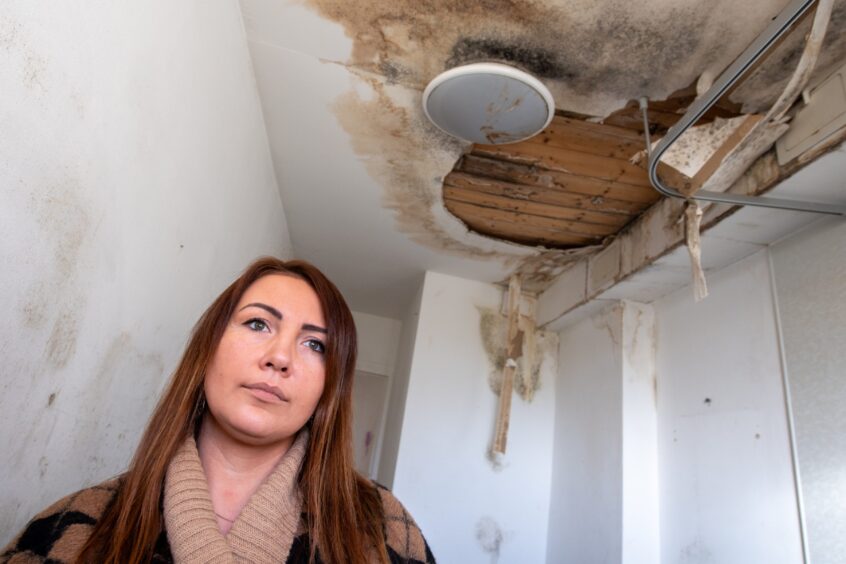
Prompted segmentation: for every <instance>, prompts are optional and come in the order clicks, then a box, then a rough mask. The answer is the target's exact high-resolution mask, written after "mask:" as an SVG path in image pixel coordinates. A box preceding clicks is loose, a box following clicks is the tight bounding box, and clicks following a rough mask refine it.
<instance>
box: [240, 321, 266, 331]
mask: <svg viewBox="0 0 846 564" xmlns="http://www.w3.org/2000/svg"><path fill="white" fill-rule="evenodd" d="M244 325H245V326H247V327H249V328H250V329H252V330H253V331H267V323H265V322H264V321H263V320H261V319H250V320H249V321H247V322H246V323H244Z"/></svg>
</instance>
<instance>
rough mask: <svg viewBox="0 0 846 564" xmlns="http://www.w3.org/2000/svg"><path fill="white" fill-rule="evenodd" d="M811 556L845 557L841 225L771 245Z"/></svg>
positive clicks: (844, 237)
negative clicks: (772, 246)
mask: <svg viewBox="0 0 846 564" xmlns="http://www.w3.org/2000/svg"><path fill="white" fill-rule="evenodd" d="M772 260H773V271H774V276H775V286H776V289H777V296H778V305H779V310H780V313H781V324H782V334H783V339H784V348H785V360H786V362H787V372H788V375H789V378H790V392H791V400H792V405H793V417H794V424H795V429H796V441H797V452H798V455H799V472H800V475H801V487H802V492H803V498H804V506H805V521H806V524H807V531H808V543H809V549H810V555H811V561H812V562H814V563H815V564H816V563H828V562H843V559H844V555H846V534H845V532H846V409H844V405H846V347H844V343H846V223H844V222H843V220H841V219H838V220H828V221H825V222H822V223H820V224H818V225H815V226H814V227H813V228H811V229H808V230H807V231H805V232H803V233H801V234H799V235H797V236H795V237H793V238H791V239H787V240H785V241H783V242H782V243H781V244H779V245H777V246H775V247H774V248H773V250H772Z"/></svg>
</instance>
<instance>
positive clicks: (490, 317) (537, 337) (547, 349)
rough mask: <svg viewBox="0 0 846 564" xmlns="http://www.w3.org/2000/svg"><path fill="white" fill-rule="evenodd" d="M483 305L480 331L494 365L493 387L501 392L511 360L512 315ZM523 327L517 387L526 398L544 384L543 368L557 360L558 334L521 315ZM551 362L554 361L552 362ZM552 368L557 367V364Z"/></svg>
mask: <svg viewBox="0 0 846 564" xmlns="http://www.w3.org/2000/svg"><path fill="white" fill-rule="evenodd" d="M478 309H479V332H480V334H481V336H482V344H483V346H484V349H485V353H486V354H487V356H488V361H489V362H490V364H491V366H492V369H491V372H490V374H489V376H488V384H489V385H490V388H491V390H492V391H493V392H494V393H495V394H497V395H499V393H500V390H501V387H502V370H503V368H504V367H505V365H506V362H508V360H509V359H508V358H507V355H506V349H505V342H506V340H507V339H506V336H507V334H508V318H507V317H506V316H504V315H502V314H500V313H499V312H498V311H496V310H494V309H489V308H481V307H480V308H478ZM519 328H520V330H521V331H522V332H523V343H522V354H521V355H520V356H518V357H517V358H516V359H514V361H515V363H516V368H515V372H514V387H515V389H516V391H517V394H518V395H519V396H520V398H521V399H523V400H524V401H526V402H531V401H532V400H533V399H534V396H535V393H536V392H537V391H538V390H539V389H540V386H541V372H542V370H543V369H544V368H545V367H546V366H553V365H554V363H556V362H557V351H558V334H557V333H555V332H551V331H539V330H538V329H537V328H536V327H535V324H534V321H532V319H531V318H530V317H528V316H525V315H521V316H520V321H519ZM548 363H553V365H550V364H548ZM552 370H555V368H554V366H553V368H552Z"/></svg>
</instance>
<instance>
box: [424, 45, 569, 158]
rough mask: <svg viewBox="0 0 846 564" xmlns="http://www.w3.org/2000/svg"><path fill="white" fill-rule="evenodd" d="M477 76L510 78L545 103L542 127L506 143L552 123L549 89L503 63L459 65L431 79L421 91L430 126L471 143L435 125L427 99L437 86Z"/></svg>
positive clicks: (530, 76)
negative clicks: (486, 75)
mask: <svg viewBox="0 0 846 564" xmlns="http://www.w3.org/2000/svg"><path fill="white" fill-rule="evenodd" d="M478 74H492V75H497V76H503V77H506V78H511V79H514V80H517V81H519V82H522V83H524V84H525V85H527V86H528V87H529V88H531V89H532V90H534V91H535V92H537V93H538V94H539V95H540V97H541V98H543V101H544V102H545V103H546V108H547V116H546V120H545V121H544V123H543V126H542V127H540V128H539V129H538V130H537V131H535V132H533V133H532V134H531V135H527V136H525V137H521V138H519V139H513V140H509V141H508V143H517V142H519V141H524V140H526V139H529V138H531V137H534V136H535V135H537V134H538V133H540V132H541V131H543V130H544V129H546V128H547V127H548V126H549V124H550V123H551V122H552V118H553V117H555V99H554V98H553V97H552V93H551V92H550V91H549V88H547V87H546V85H545V84H544V83H543V82H541V81H540V80H538V79H537V78H535V77H534V76H532V75H531V74H529V73H528V72H526V71H524V70H521V69H519V68H517V67H513V66H511V65H507V64H504V63H491V62H485V63H468V64H466V65H461V66H458V67H453V68H451V69H448V70H445V71H444V72H442V73H441V74H439V75H437V76H436V77H435V78H433V79H432V80H431V81H430V82H429V84H428V85H427V86H426V88H425V89H424V90H423V102H422V105H423V113H424V114H425V115H426V118H427V119H428V120H429V122H430V123H431V124H433V125H434V126H435V127H437V128H438V129H440V130H441V131H443V132H444V133H446V134H447V135H449V136H450V137H455V138H456V139H461V140H462V141H467V142H468V143H473V141H470V140H468V139H462V138H461V137H458V136H456V135H455V134H454V133H452V132H450V131H447V130H446V129H444V128H443V127H441V125H440V124H439V123H437V122H436V121H435V120H434V119H433V118H432V116H431V114H430V113H429V107H428V106H429V104H428V102H429V97H430V96H431V95H432V92H434V91H435V89H437V88H438V87H439V86H441V85H442V84H444V83H446V82H447V81H449V80H452V79H454V78H458V77H462V76H472V75H478Z"/></svg>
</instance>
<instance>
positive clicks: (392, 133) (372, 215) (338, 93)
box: [241, 0, 843, 318]
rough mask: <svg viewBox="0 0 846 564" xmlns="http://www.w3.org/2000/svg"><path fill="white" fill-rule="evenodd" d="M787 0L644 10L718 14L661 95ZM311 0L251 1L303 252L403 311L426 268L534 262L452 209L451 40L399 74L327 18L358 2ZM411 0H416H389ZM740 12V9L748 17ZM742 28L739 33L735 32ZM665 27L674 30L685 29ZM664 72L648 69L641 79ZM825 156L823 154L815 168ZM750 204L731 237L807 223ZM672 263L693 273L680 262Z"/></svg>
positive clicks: (622, 12)
mask: <svg viewBox="0 0 846 564" xmlns="http://www.w3.org/2000/svg"><path fill="white" fill-rule="evenodd" d="M784 3H785V2H784V1H783V0H755V1H754V2H751V3H745V4H737V3H733V2H720V6H722V8H721V10H715V9H714V6H713V5H710V4H709V5H708V6H705V4H707V3H697V2H695V1H693V0H688V1H686V2H681V3H679V2H674V3H673V7H672V8H670V7H668V6H666V5H665V4H666V1H665V0H651V1H650V2H648V3H646V5H648V6H649V7H650V10H651V11H650V10H645V11H643V13H642V14H638V15H637V17H638V18H646V19H644V21H647V19H648V18H647V16H649V17H656V14H657V12H656V11H657V10H662V9H664V10H670V11H672V12H673V13H674V14H676V16H675V17H676V18H678V19H679V21H681V20H682V19H685V18H693V21H699V22H700V23H702V24H703V25H705V24H710V25H711V27H710V28H709V30H708V31H707V32H706V33H700V34H699V35H700V36H701V37H700V38H699V42H698V44H697V46H696V49H694V50H693V51H691V52H689V53H687V55H688V56H689V57H691V58H692V62H691V63H690V64H689V65H688V66H684V65H682V67H684V72H682V71H679V70H678V68H676V70H675V71H674V72H673V73H670V74H671V75H672V77H671V78H666V79H665V80H663V81H662V82H660V83H659V82H658V78H664V77H663V76H662V75H660V73H662V72H663V70H662V69H660V68H656V69H654V72H655V73H658V74H655V82H656V84H658V86H652V87H651V90H652V91H653V94H654V95H656V96H658V95H660V94H661V93H663V95H664V96H666V95H667V94H669V93H671V92H672V91H674V90H676V89H679V88H682V87H684V86H687V84H689V83H690V81H691V80H693V79H695V77H696V76H698V74H699V73H700V72H702V71H703V70H705V69H706V68H712V69H716V70H719V68H721V65H725V64H727V63H728V62H730V61H731V59H733V57H734V56H736V55H737V54H738V53H739V52H740V50H742V48H743V47H745V45H746V44H748V43H749V42H751V40H752V39H753V38H754V36H755V35H756V34H757V33H758V31H759V28H761V27H763V26H764V25H765V24H766V22H767V16H768V15H775V13H777V11H778V10H779V9H780V8H781V6H782V5H783V4H784ZM311 4H313V5H314V6H317V7H311V8H310V7H308V5H307V3H304V2H298V1H280V0H242V1H241V7H242V12H243V15H244V21H245V27H246V32H247V38H248V41H249V45H250V52H251V54H252V57H253V63H254V68H255V73H256V80H257V83H258V91H259V94H260V96H261V101H262V107H263V110H264V116H265V121H266V124H267V131H268V137H269V140H270V147H271V151H272V156H273V161H274V165H275V169H276V175H277V182H278V185H279V187H280V191H281V195H282V200H283V204H284V207H285V211H286V215H287V219H288V225H289V228H290V233H291V239H292V243H293V247H294V252H295V254H296V255H297V256H298V257H301V258H305V259H307V260H310V261H312V262H314V263H315V264H316V265H318V266H319V267H320V268H322V269H323V270H324V271H325V272H326V273H327V274H328V275H329V276H330V278H332V279H333V280H335V281H336V283H338V285H339V286H340V287H341V290H342V291H343V293H344V294H345V296H346V297H347V299H348V300H349V302H350V305H351V307H353V309H356V310H359V311H365V312H369V313H373V314H377V315H384V316H388V317H394V318H398V317H401V315H402V313H403V311H404V308H405V305H406V304H407V303H408V300H409V299H410V298H411V297H412V295H413V293H414V291H415V290H416V288H417V284H418V283H419V281H420V280H421V275H422V273H423V272H425V271H426V270H435V271H438V272H443V273H448V274H452V275H456V276H461V277H466V278H472V279H476V280H483V281H489V282H497V281H501V280H503V279H505V278H506V277H507V276H508V274H509V273H510V272H511V271H512V270H513V269H514V268H515V267H516V266H517V265H519V264H520V263H521V261H524V260H526V259H527V258H531V257H533V256H535V255H537V254H538V252H539V250H538V249H532V248H527V247H522V246H519V245H514V244H510V243H505V242H500V241H494V240H491V239H488V238H485V237H482V236H479V235H476V234H474V233H469V232H468V231H467V229H466V228H465V227H464V226H463V224H461V223H460V222H459V221H458V220H457V219H455V218H454V217H453V216H451V215H450V214H449V213H448V212H446V210H445V209H444V208H443V205H442V203H441V200H440V188H441V183H442V178H443V176H444V175H446V174H447V173H448V172H449V171H450V170H451V169H452V167H453V165H454V163H455V160H456V159H457V158H458V157H459V156H460V155H461V153H462V151H463V149H464V148H465V147H463V146H462V145H461V144H459V143H457V142H455V141H453V140H451V139H448V138H446V137H445V136H444V135H443V134H441V133H439V132H438V131H437V130H435V128H434V127H432V126H430V125H429V124H428V123H427V122H426V121H425V118H423V117H422V111H421V110H420V107H419V106H420V102H419V99H420V90H421V88H422V87H423V86H425V82H426V81H427V80H428V79H429V78H431V77H432V76H433V75H432V76H429V74H431V71H430V70H426V69H428V68H430V67H431V68H437V70H438V71H440V70H443V69H444V65H445V60H446V57H447V56H448V55H449V53H446V52H437V49H436V47H437V46H438V45H440V44H438V45H433V46H431V51H432V53H431V57H429V58H427V57H426V54H427V52H426V51H425V48H426V45H423V46H422V47H420V48H421V49H423V52H422V55H421V54H420V53H410V51H409V49H407V48H406V49H405V50H403V49H402V48H399V47H398V48H397V49H395V50H394V51H393V52H392V55H391V56H392V57H393V59H391V61H392V65H393V66H392V67H391V68H394V69H396V68H400V69H406V71H407V72H406V71H403V72H402V73H399V75H400V78H399V79H397V77H396V76H393V75H391V76H388V75H390V74H391V73H389V72H385V73H380V72H374V68H373V67H372V66H368V65H366V64H362V56H363V55H362V51H363V48H362V44H363V40H362V37H361V34H360V33H359V34H355V33H353V32H352V31H351V30H352V27H351V25H352V24H350V22H349V21H344V18H343V17H341V16H338V17H335V18H334V19H335V20H338V21H340V22H341V23H337V22H336V21H332V20H330V19H329V18H327V17H325V14H327V13H337V12H338V11H340V12H342V13H343V12H344V8H343V7H340V8H337V9H336V11H335V12H333V11H332V10H330V9H329V8H327V5H330V4H331V5H333V6H334V5H335V4H333V3H331V2H321V1H317V0H315V1H312V2H311ZM377 4H379V3H378V2H373V1H370V2H362V3H356V2H350V3H346V4H344V3H341V4H339V5H338V6H349V8H347V10H354V9H357V8H359V7H361V8H362V9H364V8H365V7H367V8H368V9H370V10H372V9H373V7H374V6H375V5H377ZM400 4H402V5H403V6H404V5H405V4H406V3H405V2H402V3H399V4H396V3H395V4H390V3H388V4H385V6H389V5H393V6H396V5H400ZM540 4H546V2H541V3H540ZM570 4H572V2H571V3H570ZM753 4H754V6H753ZM379 5H380V6H381V4H379ZM462 5H463V4H462ZM587 5H590V6H593V7H591V8H590V9H587V8H586V10H585V12H584V13H585V14H587V16H585V18H587V21H593V22H594V24H595V25H600V24H599V23H597V22H599V21H601V20H598V19H597V17H598V15H601V14H600V13H599V12H597V10H596V8H595V3H590V2H588V3H587V4H586V6H587ZM608 5H609V6H615V5H616V8H614V9H615V10H617V16H618V19H619V17H629V18H632V17H635V16H633V15H632V14H630V13H629V12H632V9H630V8H621V7H620V6H623V5H621V4H619V3H615V2H613V1H612V0H608ZM697 6H699V7H698V8H696V7H697ZM734 6H742V7H737V8H734ZM318 8H319V9H318ZM753 8H754V9H753ZM384 9H385V10H388V9H389V8H384ZM409 10H410V9H409ZM365 11H366V10H365ZM730 12H734V14H733V15H734V16H735V17H734V18H732V17H731V16H732V14H731V13H730ZM321 13H322V14H324V15H320V14H321ZM492 13H493V12H492ZM574 13H575V12H574ZM588 16H589V17H588ZM418 17H419V15H418ZM433 17H434V16H433ZM573 17H574V18H575V16H573ZM591 18H593V19H591ZM454 19H455V18H454V17H453V18H451V20H450V23H449V25H446V23H447V18H446V16H445V20H444V23H445V25H444V30H445V33H446V31H449V33H452V34H453V35H455V34H457V33H458V32H457V31H456V29H461V25H459V24H460V23H461V22H460V21H459V22H458V23H456V22H454V21H452V20H454ZM576 19H578V18H576ZM435 21H436V23H437V18H435ZM609 21H614V19H613V18H612V19H611V20H609ZM483 23H484V22H481V23H480V22H476V21H474V22H469V21H468V22H466V25H467V26H469V27H474V26H475V28H479V26H480V25H482V24H483ZM471 24H472V25H471ZM497 25H499V26H500V27H502V22H497ZM644 25H647V24H644ZM685 25H687V24H685ZM721 26H722V27H721ZM726 26H728V27H726ZM744 26H745V27H744ZM724 28H725V29H724ZM728 28H731V31H732V33H725V31H726V29H728ZM599 29H603V30H607V33H609V37H610V36H611V35H614V30H608V28H607V23H606V24H602V27H600V28H599ZM383 31H384V30H383ZM664 33H665V34H669V35H672V30H670V31H667V30H664ZM348 35H353V36H354V39H351V38H350V37H349V36H348ZM383 35H384V33H383ZM726 37H729V38H730V40H727V39H726ZM383 39H384V37H383ZM612 39H613V41H616V42H617V43H620V42H621V41H622V44H625V41H626V39H625V38H623V39H621V38H619V37H616V36H614V37H613V38H611V39H609V41H612ZM631 40H632V41H635V40H637V41H638V42H639V43H638V48H639V49H641V51H642V52H643V54H647V53H648V52H649V49H651V50H654V51H661V50H662V45H661V43H660V40H661V37H655V38H653V39H652V41H654V42H655V44H654V45H651V46H650V45H646V46H644V41H646V40H644V38H643V37H640V38H634V37H633V38H632V39H631ZM647 43H648V41H647ZM392 45H393V44H392ZM406 47H407V46H406ZM644 50H645V51H644ZM365 51H366V50H365ZM397 53H399V54H397ZM612 54H613V53H612ZM608 55H609V54H607V53H606V54H605V56H606V58H607V56H608ZM376 58H377V59H378V58H379V56H376ZM430 59H431V60H430ZM666 59H667V57H666V56H664V59H663V60H666ZM421 61H422V62H421ZM384 62H385V61H383V63H384ZM424 63H425V64H424ZM600 63H601V61H598V62H597V64H600ZM402 65H406V67H403V66H402ZM414 65H417V66H414ZM427 65H428V66H427ZM379 68H381V67H379ZM408 69H411V70H408ZM421 69H422V70H421ZM643 72H645V71H643ZM415 73H416V74H415ZM403 77H405V78H407V80H406V79H404V78H403ZM408 77H411V78H408ZM421 78H422V79H424V80H422V81H421ZM651 78H652V77H650V76H646V75H644V76H641V77H640V78H639V79H638V81H639V82H640V83H644V82H646V81H649V80H650V79H651ZM546 82H547V84H550V85H551V86H552V87H553V91H554V92H555V93H556V103H557V105H558V107H565V108H566V109H573V110H577V111H582V112H591V111H592V112H593V113H594V114H595V115H602V112H603V111H606V112H607V111H608V110H609V109H613V107H615V104H616V106H617V107H619V106H620V105H622V104H623V103H625V100H626V99H628V94H630V93H631V92H628V91H626V90H625V86H626V85H625V84H617V85H616V90H615V91H613V92H607V93H605V94H604V95H602V96H600V95H599V93H597V96H596V97H595V99H596V100H597V103H596V105H595V107H592V106H591V102H590V100H591V96H585V95H583V94H578V93H575V94H574V93H572V92H570V93H569V94H568V93H567V91H566V88H565V87H563V86H562V85H561V84H562V83H560V81H557V80H555V79H551V80H547V81H546ZM634 87H635V86H632V88H634ZM556 88H557V90H556ZM632 97H634V96H632ZM562 99H563V100H564V101H563V102H562ZM572 106H577V107H572ZM839 154H840V157H835V158H842V151H841V152H840V153H839ZM842 164H843V163H842V162H840V165H841V170H843V168H842ZM823 167H824V164H820V165H816V164H815V165H814V169H816V168H820V170H822V169H823ZM797 176H798V175H797ZM794 178H796V177H794ZM756 214H757V215H756ZM770 214H776V215H778V217H775V215H772V216H771V215H770ZM740 215H741V214H736V215H735V216H733V217H732V218H731V220H729V222H728V223H726V225H727V228H728V227H730V226H732V225H733V226H734V227H733V229H734V231H731V232H730V235H726V236H725V237H727V238H734V237H735V235H736V234H737V233H743V236H738V237H739V238H738V241H741V242H743V243H744V244H748V245H751V246H752V247H754V248H757V247H755V245H760V244H762V243H764V242H768V241H770V240H772V237H776V236H779V234H780V233H781V232H782V230H780V229H775V228H773V227H772V226H773V225H776V224H777V225H784V226H786V228H787V229H795V225H796V224H797V223H801V222H802V221H804V219H798V218H797V219H793V218H792V216H791V215H790V212H768V211H764V212H760V211H757V210H756V211H755V212H754V213H753V215H752V216H751V217H750V219H748V220H747V219H735V218H738V217H740ZM743 217H746V216H743ZM731 221H734V223H733V224H732V223H731ZM738 222H739V223H738ZM753 223H754V224H756V225H757V226H756V227H753V226H752V224H753ZM770 232H772V233H770ZM715 233H716V232H715ZM765 233H766V235H765ZM716 237H718V236H717V235H716V234H715V235H714V238H715V240H716ZM710 239H711V236H710V235H709V236H708V237H706V241H705V243H704V244H705V248H704V251H703V252H704V253H705V256H706V259H705V260H706V261H707V260H709V259H708V258H707V257H708V254H709V250H710V249H711V246H712V245H717V246H718V247H719V243H712V242H711V240H710ZM750 248H751V247H750ZM560 255H561V253H552V254H549V255H548V256H549V257H550V258H551V260H552V261H553V262H554V261H558V260H564V259H562V257H561V256H560ZM545 256H546V255H545ZM668 260H675V259H670V258H669V257H668ZM706 265H707V262H706ZM672 266H674V265H672V264H669V265H668V267H672ZM676 266H678V265H676ZM671 270H672V271H673V272H674V273H678V272H680V270H679V268H675V267H674V268H672V269H671ZM677 271H678V272H677ZM661 276H664V275H663V274H662V275H661ZM667 276H671V275H670V274H667ZM672 276H674V277H675V276H676V274H672ZM674 279H675V278H674Z"/></svg>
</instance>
